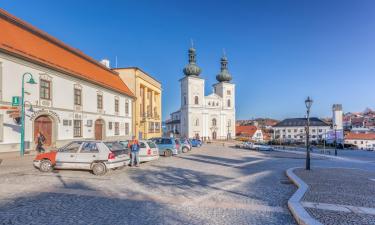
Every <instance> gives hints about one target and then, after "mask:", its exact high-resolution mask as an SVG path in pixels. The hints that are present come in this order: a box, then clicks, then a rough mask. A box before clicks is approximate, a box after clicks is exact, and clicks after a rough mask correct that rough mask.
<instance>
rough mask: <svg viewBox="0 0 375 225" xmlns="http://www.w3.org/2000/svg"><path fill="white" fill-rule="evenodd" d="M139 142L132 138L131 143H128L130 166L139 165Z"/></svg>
mask: <svg viewBox="0 0 375 225" xmlns="http://www.w3.org/2000/svg"><path fill="white" fill-rule="evenodd" d="M139 148H140V147H139V143H138V140H137V139H135V138H133V140H132V143H131V145H130V152H131V157H130V166H136V167H139Z"/></svg>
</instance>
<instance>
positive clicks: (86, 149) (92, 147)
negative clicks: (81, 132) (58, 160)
mask: <svg viewBox="0 0 375 225" xmlns="http://www.w3.org/2000/svg"><path fill="white" fill-rule="evenodd" d="M80 152H82V153H96V152H99V150H98V148H97V147H96V143H95V142H86V143H83V145H82V148H81V151H80Z"/></svg>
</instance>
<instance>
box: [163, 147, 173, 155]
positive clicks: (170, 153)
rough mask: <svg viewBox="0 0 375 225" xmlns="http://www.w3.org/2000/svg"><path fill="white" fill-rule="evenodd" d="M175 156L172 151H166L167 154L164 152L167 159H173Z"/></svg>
mask: <svg viewBox="0 0 375 225" xmlns="http://www.w3.org/2000/svg"><path fill="white" fill-rule="evenodd" d="M172 155H173V153H172V151H171V150H169V149H168V150H165V152H164V156H165V157H171V156H172Z"/></svg>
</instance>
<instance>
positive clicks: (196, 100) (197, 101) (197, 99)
mask: <svg viewBox="0 0 375 225" xmlns="http://www.w3.org/2000/svg"><path fill="white" fill-rule="evenodd" d="M194 104H196V105H199V98H198V96H195V97H194Z"/></svg>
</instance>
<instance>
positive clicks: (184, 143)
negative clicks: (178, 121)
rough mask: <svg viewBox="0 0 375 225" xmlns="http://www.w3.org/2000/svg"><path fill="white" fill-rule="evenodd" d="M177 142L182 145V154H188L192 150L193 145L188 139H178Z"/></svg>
mask: <svg viewBox="0 0 375 225" xmlns="http://www.w3.org/2000/svg"><path fill="white" fill-rule="evenodd" d="M176 142H178V143H179V144H180V149H181V152H183V153H186V152H188V151H190V150H191V145H190V143H189V141H188V139H186V138H180V139H177V140H176Z"/></svg>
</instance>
